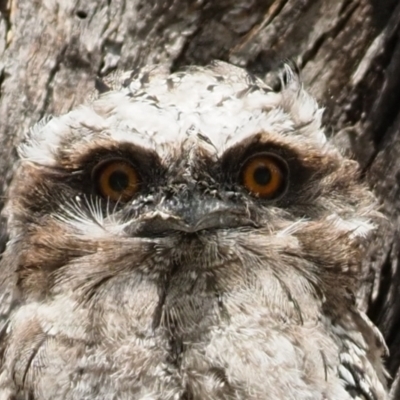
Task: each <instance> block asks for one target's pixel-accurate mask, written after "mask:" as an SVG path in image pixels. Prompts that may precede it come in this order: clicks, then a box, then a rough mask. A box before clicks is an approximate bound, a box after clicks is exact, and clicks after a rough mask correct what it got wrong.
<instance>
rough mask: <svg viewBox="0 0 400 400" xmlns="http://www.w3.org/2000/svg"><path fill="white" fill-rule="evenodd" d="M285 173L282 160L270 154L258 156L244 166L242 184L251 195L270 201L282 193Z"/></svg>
mask: <svg viewBox="0 0 400 400" xmlns="http://www.w3.org/2000/svg"><path fill="white" fill-rule="evenodd" d="M286 173H287V171H286V168H285V163H284V161H283V160H281V159H280V158H278V157H276V156H274V155H271V154H258V155H256V156H254V157H251V158H250V159H249V160H247V161H246V163H245V164H244V166H243V169H242V183H243V185H244V186H245V187H246V189H247V190H248V191H249V192H250V193H251V194H252V195H254V196H256V197H261V198H264V199H272V198H275V197H278V196H279V195H280V194H282V192H283V191H284V189H285V187H286V185H285V182H286V179H285V178H286Z"/></svg>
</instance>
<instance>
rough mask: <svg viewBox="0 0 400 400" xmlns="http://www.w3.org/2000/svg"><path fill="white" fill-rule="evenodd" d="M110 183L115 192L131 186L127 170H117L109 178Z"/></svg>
mask: <svg viewBox="0 0 400 400" xmlns="http://www.w3.org/2000/svg"><path fill="white" fill-rule="evenodd" d="M108 184H109V185H110V188H111V189H112V190H113V191H114V192H122V191H124V190H125V189H126V188H127V187H128V186H129V178H128V175H127V174H126V173H125V172H121V171H115V172H113V173H112V174H111V175H110V177H109V178H108Z"/></svg>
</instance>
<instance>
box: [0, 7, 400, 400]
mask: <svg viewBox="0 0 400 400" xmlns="http://www.w3.org/2000/svg"><path fill="white" fill-rule="evenodd" d="M399 25H400V3H399V2H398V0H218V1H212V0H186V1H184V0H131V1H129V0H81V1H80V0H0V193H2V194H3V195H2V196H1V197H0V208H1V207H2V201H3V199H4V193H5V189H6V187H7V185H8V183H9V181H10V179H11V178H12V170H13V168H12V166H13V164H14V162H15V160H16V151H15V148H16V145H17V144H18V143H19V142H20V141H21V139H22V138H23V136H24V134H25V133H26V132H27V131H28V130H29V127H30V126H32V125H33V124H34V123H36V122H37V121H38V120H40V119H41V118H42V117H43V116H45V115H47V114H60V113H64V112H66V111H68V110H70V109H71V108H72V107H73V106H75V105H77V104H79V103H80V102H82V101H83V100H84V99H85V98H86V97H87V94H88V92H90V91H92V90H93V88H94V82H95V77H96V76H103V75H106V74H107V73H109V72H110V71H112V70H113V69H115V68H119V69H123V70H127V69H136V68H138V67H141V66H143V65H147V64H155V63H167V64H168V65H169V66H170V68H171V70H175V69H178V68H179V67H181V66H183V65H187V64H201V65H204V64H207V63H208V62H209V61H211V60H213V59H222V60H225V61H229V62H231V63H234V64H236V65H240V66H245V67H247V68H248V69H249V70H250V71H252V72H254V73H256V74H257V75H259V76H261V77H262V78H264V79H266V80H267V81H268V82H270V83H271V85H274V83H275V82H276V71H277V69H278V67H279V66H280V64H281V63H282V61H285V60H287V59H292V60H294V61H295V62H296V63H297V64H298V66H299V68H300V70H301V75H302V78H303V81H304V84H305V86H306V87H307V88H308V90H309V91H310V92H311V93H312V94H313V95H314V96H315V97H316V98H317V99H318V101H319V103H320V104H321V105H323V106H324V107H326V112H325V117H324V118H325V124H326V126H327V131H328V134H330V135H332V136H334V140H335V141H336V142H337V143H338V144H339V145H340V146H341V147H343V148H345V150H346V151H347V152H348V153H349V154H351V155H352V156H353V157H354V158H356V159H357V160H358V161H359V162H360V164H361V166H362V169H363V172H364V175H365V178H366V179H367V180H368V182H369V183H370V184H371V186H372V188H373V189H374V190H375V192H376V194H377V196H378V197H379V199H380V200H381V203H382V208H383V211H384V212H385V213H386V215H387V216H388V222H387V223H386V224H384V226H382V227H381V228H380V230H379V232H378V234H377V235H376V237H375V238H374V241H373V243H372V244H371V246H370V250H369V255H368V256H367V257H366V259H365V268H364V272H365V273H364V276H363V282H362V288H361V291H360V294H359V302H360V305H361V306H362V307H364V308H365V309H367V310H368V312H369V314H370V317H371V318H372V319H373V320H374V321H375V323H376V324H377V325H378V326H379V327H380V329H381V330H382V331H383V333H384V336H385V338H386V340H387V342H388V345H389V348H390V352H391V356H390V358H389V359H388V360H387V366H388V369H389V371H390V373H391V374H392V376H393V378H395V377H396V372H397V370H398V368H399V364H400V301H396V300H397V299H396V294H398V292H399V289H398V287H399V284H400V271H399V269H398V268H397V264H398V260H399V255H400V246H399V236H400V233H399V228H400V196H399V187H400V101H399V98H400V41H399V33H400V29H399ZM3 225H4V224H3ZM5 230H6V229H5V227H4V226H3V229H2V231H3V232H4V231H5ZM1 240H2V241H3V244H4V241H5V238H4V237H2V238H0V241H1ZM399 379H400V378H399ZM396 391H397V392H396ZM392 393H393V396H394V397H393V398H400V382H399V383H397V381H395V383H394V384H393V386H392Z"/></svg>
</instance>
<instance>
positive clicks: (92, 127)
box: [0, 63, 387, 400]
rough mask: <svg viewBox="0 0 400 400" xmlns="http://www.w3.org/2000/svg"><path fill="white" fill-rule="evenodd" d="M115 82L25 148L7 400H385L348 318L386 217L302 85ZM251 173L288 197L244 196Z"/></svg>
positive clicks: (5, 325) (0, 362)
mask: <svg viewBox="0 0 400 400" xmlns="http://www.w3.org/2000/svg"><path fill="white" fill-rule="evenodd" d="M120 81H122V83H121V85H119V84H116V83H115V82H113V83H112V87H110V88H109V87H108V86H107V85H106V84H103V85H102V86H101V89H102V91H103V92H104V93H102V94H100V95H99V96H98V97H97V98H96V99H92V100H91V101H90V102H88V104H86V105H83V106H81V107H79V108H77V109H76V110H74V111H71V112H70V113H68V114H66V115H63V116H60V117H56V118H51V119H46V120H44V121H43V122H41V123H39V124H38V126H36V127H35V128H34V129H33V130H32V131H31V133H30V134H29V136H28V138H27V140H26V141H25V142H24V143H23V144H22V146H21V148H20V154H21V161H20V164H19V166H18V168H17V171H16V174H15V177H14V179H13V183H12V185H11V188H10V191H9V194H8V203H7V206H6V211H5V216H6V218H7V229H8V235H9V238H10V240H9V242H8V245H7V249H6V251H5V253H4V254H3V258H2V260H1V264H0V299H1V308H0V313H1V319H0V321H1V322H0V323H1V325H0V400H11V399H19V398H29V399H32V400H47V399H71V400H72V399H80V400H81V399H88V400H89V399H138V400H139V399H141V400H144V399H146V400H150V399H151V400H156V399H157V400H161V399H162V400H173V399H174V400H189V399H190V400H206V399H210V400H211V399H226V400H228V399H229V400H236V399H243V400H245V399H246V400H252V399H263V400H266V399H271V400H272V399H273V400H277V399H282V400H283V399H293V400H294V399H296V400H300V399H302V400H306V399H309V400H311V399H312V400H317V399H321V400H323V399H324V400H346V399H367V400H384V399H387V394H386V384H385V372H384V368H383V365H382V360H381V358H382V356H383V355H384V353H385V345H384V343H383V340H382V338H381V336H380V333H379V332H378V331H377V329H376V328H375V327H374V326H373V325H372V323H371V322H370V321H369V320H368V319H367V317H366V316H364V315H363V314H362V313H361V312H360V311H359V310H358V309H357V308H356V305H355V301H354V296H355V293H356V291H357V287H358V280H359V274H360V268H361V258H362V251H363V245H364V243H365V239H366V238H367V237H368V234H369V232H371V231H372V230H373V228H374V223H375V222H376V220H377V218H379V214H378V213H377V212H376V211H375V208H376V206H375V200H374V197H373V195H372V194H371V193H370V192H369V191H368V189H367V188H366V187H365V186H364V185H362V184H361V183H360V182H359V173H358V168H357V165H356V163H355V162H353V161H350V160H347V159H345V158H344V157H343V156H342V155H341V154H340V152H339V151H338V150H337V149H335V148H334V147H333V146H332V144H330V143H329V142H328V141H327V140H326V138H325V135H324V133H323V130H322V129H321V127H320V125H321V114H322V112H321V110H320V109H318V107H317V105H316V103H315V101H314V100H313V99H312V98H311V97H310V96H309V95H308V94H307V93H306V92H305V91H304V90H303V89H302V87H301V84H300V83H299V81H298V78H297V77H296V76H295V75H294V74H293V73H292V71H291V70H290V69H289V68H286V72H285V79H284V82H283V83H284V84H283V87H282V89H281V90H280V91H276V92H275V91H272V90H271V89H270V88H268V87H267V86H265V85H264V83H263V82H262V81H260V80H258V79H256V78H254V77H252V76H249V75H248V74H247V73H246V72H245V71H243V70H242V69H239V68H236V67H233V66H231V65H228V64H225V63H214V64H213V65H211V66H209V67H204V68H203V67H196V68H189V69H187V70H185V71H182V72H178V73H174V74H171V75H170V74H169V73H168V72H167V71H165V69H163V68H148V69H146V70H144V71H142V72H141V73H139V74H138V75H135V76H133V75H132V74H126V75H124V76H122V77H121V79H120ZM254 155H256V156H258V157H265V155H267V157H272V159H273V160H274V159H279V160H281V161H279V162H280V163H282V165H285V167H284V168H283V170H282V171H280V173H281V175H282V176H281V177H280V179H284V181H285V186H282V188H283V189H282V190H281V192H280V193H279V196H276V197H274V198H271V197H269V198H264V197H263V196H261V195H260V194H259V193H258V194H256V195H255V194H254V193H252V192H251V187H249V185H248V184H247V183H246V182H244V181H243V173H244V172H243V170H244V168H246V165H248V160H249V159H250V160H252V157H254ZM259 155H261V156H259ZM114 159H117V160H124V162H127V161H126V160H128V161H129V163H131V164H132V168H135V171H136V172H135V174H136V173H137V176H138V177H140V182H139V184H138V186H137V190H136V187H135V193H134V194H132V196H131V197H130V198H129V199H125V200H124V201H123V202H122V201H117V202H115V203H113V202H112V201H111V200H110V199H109V198H108V199H107V198H104V196H103V197H102V196H101V195H100V194H99V193H98V191H96V188H97V186H98V184H99V183H98V182H97V181H96V176H97V175H96V174H97V173H98V171H99V168H100V170H101V168H103V167H102V165H103V163H107V162H109V160H114ZM278 164H279V163H278ZM271 171H272V172H273V170H271ZM271 171H269V172H270V173H272V172H271ZM267 175H268V174H267ZM135 176H136V175H135ZM254 176H255V175H254ZM254 176H252V178H254ZM125 178H126V177H125ZM264 178H265V176H264ZM264 178H263V179H264ZM267 178H268V176H267ZM138 179H139V178H138ZM265 179H266V178H265ZM268 179H269V178H268ZM268 179H266V180H265V181H266V182H267V181H268ZM110 182H111V181H110ZM260 182H261V183H260V185H261V184H264V183H263V182H264V181H262V180H260ZM96 185H97V186H96ZM114 186H115V185H114ZM132 193H133V192H132Z"/></svg>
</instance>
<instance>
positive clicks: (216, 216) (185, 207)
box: [134, 198, 256, 237]
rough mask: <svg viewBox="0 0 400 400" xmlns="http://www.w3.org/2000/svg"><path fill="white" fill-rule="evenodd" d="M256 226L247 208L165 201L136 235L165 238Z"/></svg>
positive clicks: (219, 202)
mask: <svg viewBox="0 0 400 400" xmlns="http://www.w3.org/2000/svg"><path fill="white" fill-rule="evenodd" d="M240 226H253V227H255V226H256V224H255V222H254V221H252V220H251V219H250V215H249V213H248V212H247V211H246V210H245V208H244V206H238V205H235V204H229V203H227V202H226V201H223V200H220V199H215V198H207V199H197V198H196V199H193V200H187V199H186V200H185V201H179V200H178V199H173V200H170V201H167V202H164V203H163V205H162V207H160V208H159V209H158V210H156V211H154V212H152V213H148V214H146V215H144V216H143V218H142V219H141V220H140V222H139V223H138V225H137V229H135V232H134V233H135V235H137V236H144V237H154V236H165V235H168V234H170V233H172V232H184V233H188V234H190V233H197V232H200V231H204V230H215V229H228V228H237V227H240Z"/></svg>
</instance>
